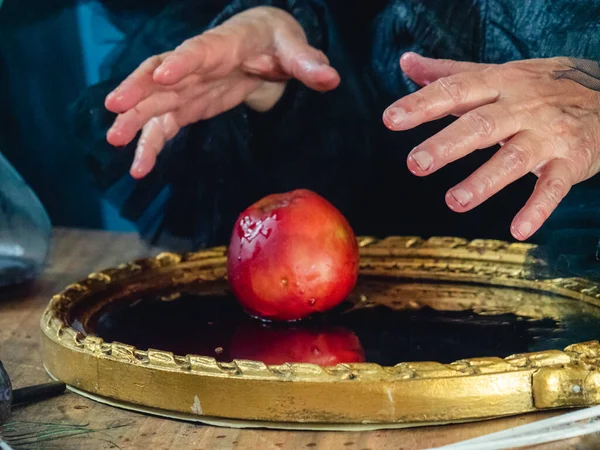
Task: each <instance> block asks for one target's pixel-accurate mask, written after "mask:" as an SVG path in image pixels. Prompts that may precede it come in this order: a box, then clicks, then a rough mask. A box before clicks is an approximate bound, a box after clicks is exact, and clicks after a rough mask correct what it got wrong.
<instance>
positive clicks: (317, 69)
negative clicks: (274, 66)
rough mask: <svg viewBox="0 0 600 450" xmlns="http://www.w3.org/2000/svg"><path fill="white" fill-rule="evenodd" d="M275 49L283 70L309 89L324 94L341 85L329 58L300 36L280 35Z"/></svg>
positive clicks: (291, 34) (287, 33)
mask: <svg viewBox="0 0 600 450" xmlns="http://www.w3.org/2000/svg"><path fill="white" fill-rule="evenodd" d="M275 48H276V56H277V57H278V58H279V61H280V64H281V67H282V69H283V70H284V71H285V72H286V73H287V74H288V75H290V76H292V77H294V78H296V79H297V80H299V81H300V82H302V83H303V84H305V85H306V86H307V87H309V88H311V89H314V90H316V91H322V92H324V91H330V90H332V89H335V88H336V87H337V86H338V85H339V84H340V75H339V74H338V72H337V71H336V70H335V69H334V68H333V67H331V65H330V64H329V59H328V58H327V56H325V54H324V53H323V52H321V51H319V50H317V49H315V48H314V47H311V46H310V45H308V43H306V41H305V40H303V39H302V38H301V37H299V36H298V35H295V34H293V33H289V32H286V33H282V34H280V35H279V36H278V37H277V39H276V47H275Z"/></svg>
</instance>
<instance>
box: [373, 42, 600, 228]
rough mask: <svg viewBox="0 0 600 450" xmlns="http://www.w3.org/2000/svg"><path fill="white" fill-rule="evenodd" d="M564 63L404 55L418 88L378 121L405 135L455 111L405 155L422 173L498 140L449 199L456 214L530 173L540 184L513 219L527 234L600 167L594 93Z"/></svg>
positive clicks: (599, 112) (597, 95)
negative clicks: (494, 150)
mask: <svg viewBox="0 0 600 450" xmlns="http://www.w3.org/2000/svg"><path fill="white" fill-rule="evenodd" d="M569 62H570V60H569V59H567V58H549V59H533V60H525V61H515V62H509V63H505V64H499V65H496V64H476V63H467V62H456V61H450V60H436V59H429V58H424V57H421V56H419V55H416V54H414V53H407V54H405V55H403V56H402V58H401V61H400V65H401V68H402V70H403V71H404V72H405V73H406V74H407V75H408V76H409V77H410V78H411V79H412V80H413V81H414V82H415V83H417V84H419V85H420V86H424V87H423V88H422V89H420V90H419V91H417V92H415V93H413V94H410V95H407V96H406V97H404V98H402V99H400V100H398V101H397V102H395V103H393V104H392V105H391V106H390V107H388V108H387V109H386V111H385V112H384V114H383V121H384V123H385V125H386V126H387V127H388V128H390V129H391V130H394V131H401V130H408V129H411V128H414V127H416V126H418V125H420V124H423V123H425V122H429V121H432V120H436V119H439V118H442V117H445V116H448V115H454V116H459V118H458V119H457V120H456V121H454V122H453V123H452V124H451V125H449V126H448V127H446V128H445V129H443V130H442V131H440V132H439V133H437V134H436V135H434V136H432V137H430V138H429V139H427V140H426V141H424V142H423V143H421V144H420V145H419V146H417V147H416V148H414V149H413V150H412V151H411V152H410V154H409V155H408V161H407V164H408V168H409V170H410V171H411V172H412V173H413V174H415V175H418V176H426V175H429V174H431V173H433V172H435V171H436V170H439V169H440V168H442V167H444V166H445V165H446V164H448V163H451V162H453V161H456V160H457V159H459V158H462V157H463V156H466V155H468V154H469V153H471V152H473V151H474V150H477V149H484V148H488V147H491V146H493V145H495V144H500V145H501V148H500V149H499V150H498V152H497V153H496V154H494V156H492V158H491V159H490V160H489V161H488V162H486V163H485V164H484V165H483V166H481V167H480V168H479V169H477V170H476V171H475V172H474V173H473V174H471V175H470V176H469V177H467V178H466V179H465V180H464V181H462V182H461V183H459V184H458V185H456V186H454V187H453V188H452V189H450V190H449V191H448V192H447V194H446V203H447V204H448V206H449V207H450V209H452V210H453V211H457V212H466V211H469V210H471V209H473V208H475V207H476V206H478V205H479V204H481V203H483V202H484V201H486V200H487V199H489V198H490V197H491V196H492V195H494V194H496V193H497V192H498V191H500V190H501V189H503V188H504V187H506V186H507V185H508V184H510V183H512V182H514V181H516V180H517V179H519V178H521V177H523V176H524V175H526V174H528V173H530V172H531V173H533V174H535V175H536V176H537V177H538V181H537V183H536V185H535V188H534V191H533V193H532V195H531V197H530V198H529V200H528V201H527V203H526V204H525V206H524V207H523V209H521V211H519V213H518V214H517V215H516V216H515V218H514V219H513V222H512V225H511V233H512V235H513V236H514V237H515V238H516V239H518V240H525V239H527V238H529V237H530V236H531V235H532V234H534V233H535V232H536V231H537V230H538V229H539V228H540V227H541V226H542V224H543V223H544V222H545V221H546V219H547V218H548V217H549V216H550V214H551V213H552V211H554V209H555V208H556V207H557V206H558V204H559V203H560V201H561V200H562V199H563V198H564V197H565V195H567V193H568V192H569V190H570V188H571V187H572V186H573V185H575V184H577V183H579V182H581V181H584V180H586V179H588V178H590V177H592V176H594V175H596V174H597V173H598V172H599V171H600V92H597V91H596V90H593V89H590V88H588V87H585V86H584V85H585V84H587V83H583V84H580V82H579V81H573V79H569V78H570V77H568V76H565V77H561V76H560V75H561V74H565V73H569V72H571V71H573V70H577V69H574V68H573V66H572V64H570V63H569ZM580 75H581V76H582V77H586V75H585V73H583V72H581V74H580ZM578 80H579V79H578Z"/></svg>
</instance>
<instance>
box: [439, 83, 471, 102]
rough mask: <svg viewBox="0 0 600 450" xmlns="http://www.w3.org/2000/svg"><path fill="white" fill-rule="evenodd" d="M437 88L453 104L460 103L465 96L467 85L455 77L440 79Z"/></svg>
mask: <svg viewBox="0 0 600 450" xmlns="http://www.w3.org/2000/svg"><path fill="white" fill-rule="evenodd" d="M437 83H438V86H439V87H440V89H441V90H442V92H444V93H445V94H446V95H447V96H448V98H449V99H450V100H451V101H452V103H454V104H458V103H461V102H462V101H463V100H464V99H465V97H466V95H467V89H468V88H467V85H466V82H465V81H464V79H460V78H458V77H456V76H451V77H444V78H440V79H439V80H438V81H437Z"/></svg>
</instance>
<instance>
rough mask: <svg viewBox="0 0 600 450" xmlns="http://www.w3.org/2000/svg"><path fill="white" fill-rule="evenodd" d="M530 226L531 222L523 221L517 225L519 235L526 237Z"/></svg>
mask: <svg viewBox="0 0 600 450" xmlns="http://www.w3.org/2000/svg"><path fill="white" fill-rule="evenodd" d="M532 228H533V227H532V225H531V222H523V223H521V224H520V225H519V226H518V227H517V231H518V232H519V234H520V235H521V237H523V238H527V237H529V235H530V234H531V229H532Z"/></svg>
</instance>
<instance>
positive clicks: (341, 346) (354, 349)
mask: <svg viewBox="0 0 600 450" xmlns="http://www.w3.org/2000/svg"><path fill="white" fill-rule="evenodd" d="M229 356H230V358H232V359H248V360H251V361H262V362H264V363H265V364H267V365H279V364H285V363H311V364H318V365H319V366H335V365H336V364H342V363H360V362H364V361H365V355H364V350H363V348H362V346H361V344H360V341H359V340H358V338H357V337H356V335H355V334H354V333H353V332H351V331H349V330H346V329H344V328H341V327H335V328H325V329H319V330H316V329H309V328H290V327H269V326H265V325H264V324H260V323H258V322H257V321H255V322H254V323H247V324H245V325H244V326H242V327H241V328H240V329H238V331H237V333H236V334H235V335H234V336H233V339H232V341H231V344H230V348H229Z"/></svg>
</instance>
